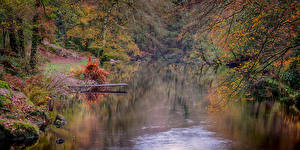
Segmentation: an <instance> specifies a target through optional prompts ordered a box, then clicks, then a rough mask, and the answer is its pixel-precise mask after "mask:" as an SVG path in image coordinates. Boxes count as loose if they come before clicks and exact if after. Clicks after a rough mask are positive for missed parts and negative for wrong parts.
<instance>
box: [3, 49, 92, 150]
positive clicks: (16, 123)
mask: <svg viewBox="0 0 300 150" xmlns="http://www.w3.org/2000/svg"><path fill="white" fill-rule="evenodd" d="M68 53H72V54H73V55H70V56H61V55H59V54H57V53H49V52H47V51H43V49H40V51H39V54H40V56H41V57H44V58H47V60H46V63H45V65H41V67H40V69H39V70H40V71H39V72H38V73H36V74H34V75H25V76H23V77H19V76H15V75H12V74H8V73H6V72H4V71H3V70H2V71H3V72H2V71H1V72H0V73H1V76H2V77H3V81H2V80H0V99H1V100H0V141H1V143H0V144H1V145H7V146H9V145H11V144H17V145H31V144H34V143H35V142H36V141H37V140H38V139H39V137H40V134H41V133H43V132H45V131H46V130H47V128H48V127H49V125H51V124H53V121H54V120H55V116H56V115H57V112H55V111H56V108H58V107H60V106H63V105H64V103H66V102H68V101H70V100H71V99H73V97H72V96H71V95H70V94H69V91H68V90H69V89H68V88H67V86H68V85H74V84H77V83H78V82H80V80H78V79H75V78H73V77H72V76H70V75H69V74H67V73H68V71H69V70H70V68H71V67H74V66H76V67H77V66H80V65H83V64H86V62H87V57H85V56H84V55H79V53H75V52H74V53H73V51H72V52H68ZM75 54H76V55H75ZM3 142H4V143H3ZM8 143H11V144H8ZM18 143H19V144H18ZM5 149H6V148H5ZM7 149H9V147H7Z"/></svg>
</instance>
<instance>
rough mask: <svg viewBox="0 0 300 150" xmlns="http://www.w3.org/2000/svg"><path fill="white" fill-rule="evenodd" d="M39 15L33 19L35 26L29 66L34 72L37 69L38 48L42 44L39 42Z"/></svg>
mask: <svg viewBox="0 0 300 150" xmlns="http://www.w3.org/2000/svg"><path fill="white" fill-rule="evenodd" d="M38 19H39V16H38V14H35V15H34V17H33V20H32V21H33V24H34V27H33V29H32V46H31V53H30V62H29V65H30V67H31V69H32V70H34V69H35V66H36V63H37V60H36V54H37V46H38V44H39V42H40V40H39V27H38Z"/></svg>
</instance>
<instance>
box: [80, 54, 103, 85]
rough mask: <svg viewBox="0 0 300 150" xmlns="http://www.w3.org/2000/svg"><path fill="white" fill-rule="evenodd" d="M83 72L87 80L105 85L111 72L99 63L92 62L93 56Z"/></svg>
mask: <svg viewBox="0 0 300 150" xmlns="http://www.w3.org/2000/svg"><path fill="white" fill-rule="evenodd" d="M83 72H84V76H85V77H86V78H87V79H90V80H94V81H96V82H98V83H104V82H105V80H106V76H107V75H109V72H107V71H105V70H103V69H101V68H100V67H99V64H98V61H94V62H93V61H92V59H91V56H90V57H89V61H88V63H87V65H86V66H84V69H83Z"/></svg>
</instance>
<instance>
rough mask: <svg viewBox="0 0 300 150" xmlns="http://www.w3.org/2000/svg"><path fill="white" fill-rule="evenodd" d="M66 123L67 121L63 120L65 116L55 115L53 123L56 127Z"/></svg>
mask: <svg viewBox="0 0 300 150" xmlns="http://www.w3.org/2000/svg"><path fill="white" fill-rule="evenodd" d="M66 123H67V121H66V120H65V118H64V117H63V116H62V115H59V114H58V115H56V117H55V120H54V122H53V124H54V125H55V126H56V127H57V128H61V127H62V126H64V125H65V124H66Z"/></svg>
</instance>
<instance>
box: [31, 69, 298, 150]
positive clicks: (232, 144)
mask: <svg viewBox="0 0 300 150" xmlns="http://www.w3.org/2000/svg"><path fill="white" fill-rule="evenodd" d="M154 68H156V67H154ZM154 68H153V67H149V66H148V67H145V66H144V67H140V69H138V70H137V71H135V73H127V74H126V73H124V74H122V73H120V75H117V76H116V77H114V80H115V81H116V82H119V81H120V82H121V81H126V82H128V83H129V87H128V88H127V89H126V90H127V91H128V94H107V95H104V96H102V98H101V99H100V100H98V101H86V100H84V101H82V102H69V103H68V104H66V105H63V106H61V107H63V109H61V111H60V110H59V111H60V113H61V114H63V115H64V116H65V118H66V120H67V125H65V126H64V127H63V128H60V129H58V128H55V127H54V126H52V127H51V129H49V130H48V131H47V132H46V133H45V134H44V135H43V136H42V137H41V138H40V140H39V142H38V143H37V144H36V145H35V146H32V147H30V149H34V150H35V149H67V150H68V149H82V150H88V149H91V150H94V149H95V150H97V149H99V150H102V149H107V150H222V149H296V148H297V143H299V141H298V139H299V135H300V134H299V130H297V125H296V123H295V124H292V125H289V126H288V128H287V129H288V130H285V129H286V128H285V126H284V125H285V123H284V121H283V119H284V118H283V117H280V116H279V114H280V113H281V111H280V110H281V108H280V105H278V106H277V104H275V103H272V104H260V105H257V104H251V105H248V104H243V106H240V105H242V104H239V105H238V107H237V106H236V105H232V108H231V110H230V111H227V112H222V113H211V112H208V111H207V110H206V106H207V101H206V100H205V99H207V96H208V94H207V93H208V89H209V87H210V84H211V82H212V80H214V78H215V75H214V70H213V68H206V70H205V71H204V70H203V68H190V69H188V68H185V67H161V68H158V69H154ZM191 70H197V71H195V72H192V71H191ZM120 72H122V71H120ZM267 105H270V107H271V108H270V111H269V110H266V106H267ZM249 106H250V107H249ZM253 110H254V112H253ZM255 110H257V112H256V111H255ZM273 112H274V113H275V114H274V113H273ZM278 112H279V113H278ZM277 113H278V114H277ZM251 114H254V115H251ZM265 115H267V116H265ZM274 115H275V117H274ZM245 116H247V117H245ZM251 116H253V117H251ZM270 118H271V119H270ZM272 118H273V119H272ZM274 118H278V119H277V120H276V119H275V120H274ZM270 122H271V123H270ZM58 138H62V139H64V140H65V143H64V144H56V140H57V139H58Z"/></svg>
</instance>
